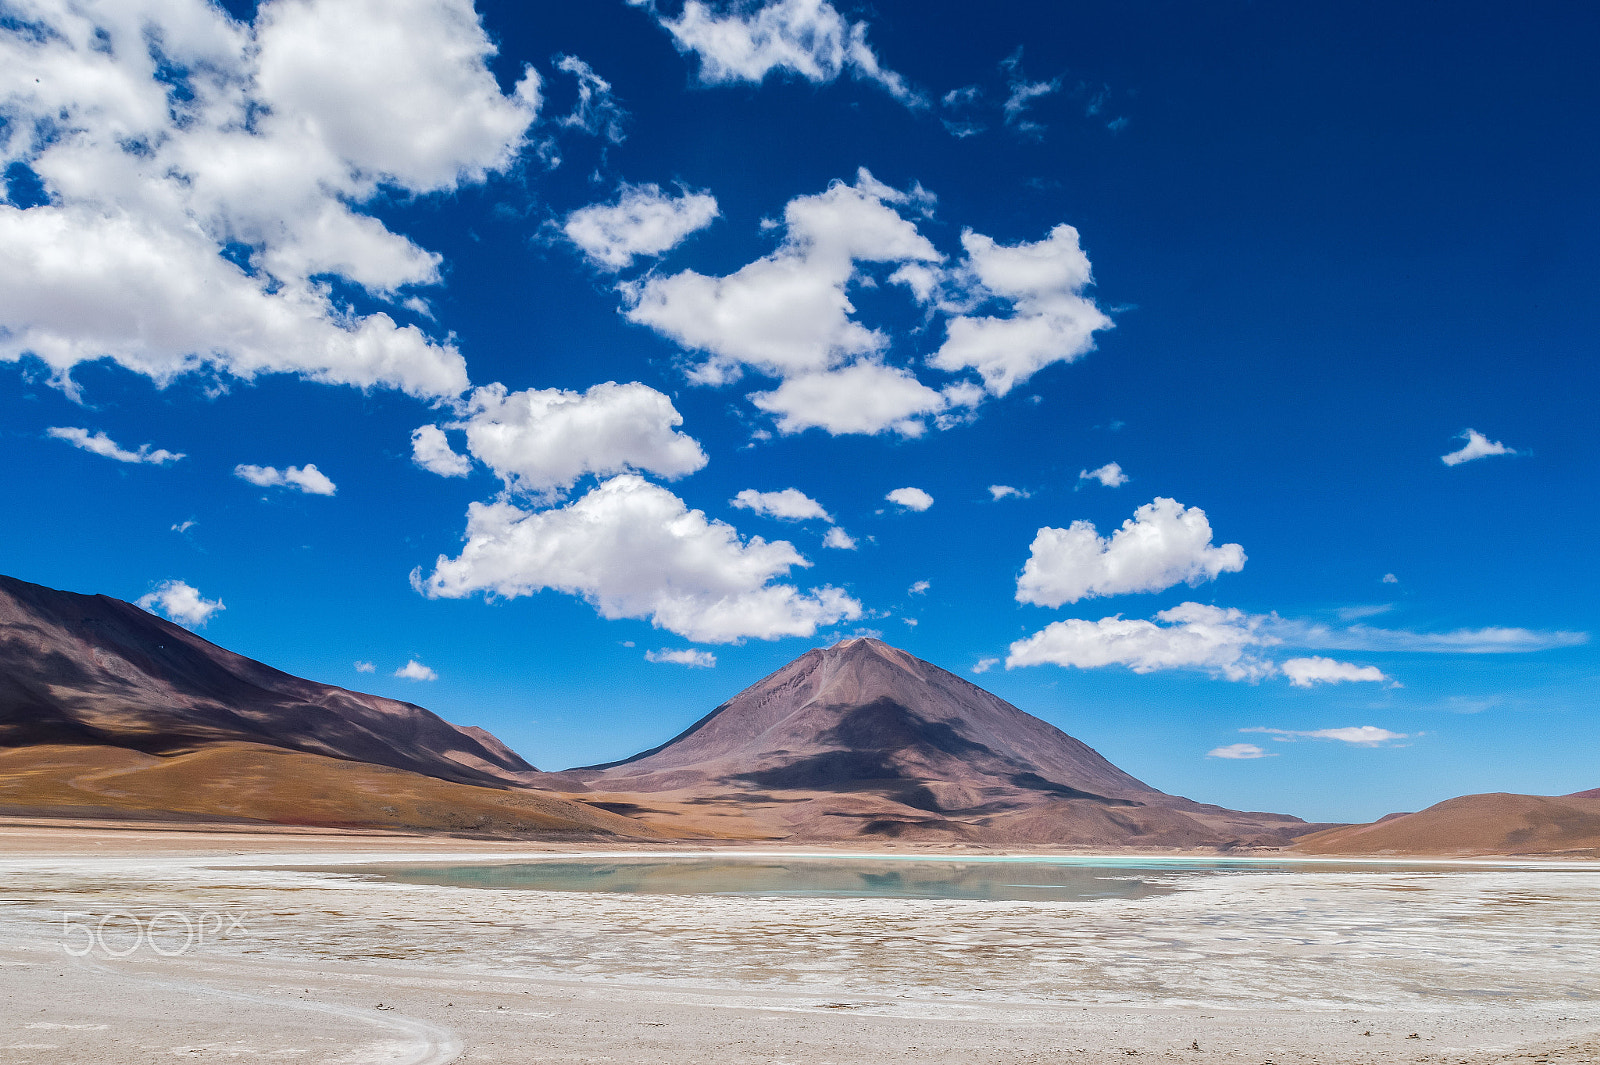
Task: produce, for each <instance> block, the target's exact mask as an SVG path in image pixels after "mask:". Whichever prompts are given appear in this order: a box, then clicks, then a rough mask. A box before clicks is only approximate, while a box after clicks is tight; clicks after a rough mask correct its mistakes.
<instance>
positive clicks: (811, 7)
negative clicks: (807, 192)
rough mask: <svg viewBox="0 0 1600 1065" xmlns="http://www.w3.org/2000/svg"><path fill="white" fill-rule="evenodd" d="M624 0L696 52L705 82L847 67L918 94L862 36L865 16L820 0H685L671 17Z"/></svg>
mask: <svg viewBox="0 0 1600 1065" xmlns="http://www.w3.org/2000/svg"><path fill="white" fill-rule="evenodd" d="M628 2H629V3H630V4H632V5H633V6H635V7H644V8H646V9H647V10H648V11H649V12H650V14H651V15H653V16H654V17H655V19H656V21H657V22H658V23H660V24H661V26H662V28H664V29H665V30H666V31H667V32H668V33H670V34H671V35H672V42H673V44H674V45H676V46H677V49H678V51H679V52H682V53H684V54H689V53H693V54H694V55H696V56H697V57H699V60H700V80H701V81H702V82H703V83H705V84H707V85H726V84H732V83H737V82H751V83H757V84H759V83H760V82H761V81H763V80H765V79H766V77H767V75H769V74H771V73H773V72H774V71H777V72H779V73H781V74H789V75H794V76H798V77H801V78H804V79H805V80H807V81H809V82H812V83H814V84H823V83H826V82H832V81H834V80H836V79H837V78H838V77H839V75H841V74H843V73H845V72H847V71H848V72H849V73H850V75H851V76H852V77H854V78H856V79H857V80H859V81H868V82H872V83H874V84H876V85H878V86H879V87H881V88H882V89H883V90H884V91H885V92H887V93H888V94H889V95H890V96H893V97H894V98H895V99H896V100H899V101H900V102H901V103H904V104H906V105H907V106H920V105H921V104H922V103H923V102H924V101H923V99H922V97H921V95H920V94H918V93H917V92H915V91H914V90H912V89H911V88H910V86H908V85H907V84H906V81H905V79H904V78H902V77H901V76H900V75H899V74H896V73H895V72H894V71H892V70H889V69H888V68H886V67H885V66H884V65H883V63H882V61H881V60H879V58H878V55H877V53H876V52H874V51H873V50H872V48H871V46H869V45H868V44H867V24H866V23H865V22H849V21H847V20H846V19H845V18H844V16H842V15H841V14H839V12H838V10H837V9H836V8H835V7H834V6H833V5H832V4H831V3H828V0H768V2H767V3H764V4H759V5H757V4H753V3H748V2H745V3H740V2H733V3H728V4H724V5H723V6H722V7H721V8H720V10H719V9H717V8H714V7H712V6H711V5H710V4H707V3H703V2H701V0H686V2H685V3H684V5H683V11H682V12H681V13H680V14H679V15H678V17H677V18H668V17H666V16H665V15H663V14H661V12H660V11H659V10H657V9H656V5H655V0H628Z"/></svg>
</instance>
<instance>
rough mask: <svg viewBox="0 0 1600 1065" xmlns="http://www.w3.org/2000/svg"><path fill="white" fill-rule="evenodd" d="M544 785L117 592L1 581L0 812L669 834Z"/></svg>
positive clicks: (482, 739) (430, 720) (497, 748)
mask: <svg viewBox="0 0 1600 1065" xmlns="http://www.w3.org/2000/svg"><path fill="white" fill-rule="evenodd" d="M548 783H549V778H548V776H547V774H543V773H540V772H539V771H538V770H536V769H534V768H533V766H531V765H529V764H528V763H527V762H525V761H523V760H522V759H521V758H520V757H518V756H517V755H516V754H515V753H514V752H513V751H512V750H511V749H510V748H508V747H507V746H506V745H505V744H503V743H501V742H500V741H499V740H498V739H496V738H495V737H494V736H492V735H491V734H489V733H488V732H485V731H484V730H482V729H479V728H463V727H460V726H457V725H452V724H450V723H449V722H448V721H445V720H444V719H442V718H440V717H439V716H437V715H436V714H432V713H430V712H428V711H427V710H424V709H423V708H422V707H420V706H414V705H412V704H411V703H402V702H396V701H395V700H393V699H383V698H380V697H378V696H376V695H365V694H363V693H361V692H353V691H347V690H345V689H343V688H337V687H334V686H332V685H328V684H318V683H316V682H314V681H309V680H303V679H301V678H299V677H294V676H290V675H289V674H287V673H284V672H281V671H280V670H276V669H273V668H271V667H270V666H265V665H262V664H261V663H260V662H255V661H252V660H251V659H248V658H245V657H243V656H242V655H237V654H234V653H233V652H232V651H227V650H224V649H223V648H221V647H218V646H216V645H215V644H213V643H209V642H208V641H206V640H203V639H201V638H200V637H199V636H196V635H195V634H194V633H192V632H190V631H189V630H187V629H184V628H180V627H179V626H177V625H173V624H170V623H168V622H166V621H163V620H161V619H160V618H158V617H155V616H154V615H151V614H149V613H146V612H145V611H143V610H141V609H139V608H138V607H136V606H133V605H132V604H130V603H125V602H122V601H121V600H118V599H112V598H109V597H108V596H103V595H78V594H75V593H73V592H61V591H56V590H54V589H51V588H45V587H42V586H40V585H37V584H28V583H27V582H25V581H19V580H15V579H13V578H10V577H0V814H3V815H11V816H51V817H58V818H59V817H70V818H93V819H105V818H121V819H130V818H131V819H138V820H157V821H167V822H173V821H210V822H214V821H219V820H220V821H228V822H234V823H243V824H249V823H255V824H273V825H316V826H323V827H338V828H362V829H372V828H381V829H392V830H400V831H429V832H434V831H445V832H464V833H473V834H483V833H488V834H496V835H514V836H556V837H566V838H573V837H579V838H590V839H593V838H597V837H611V838H617V837H625V838H640V837H644V838H660V837H662V836H671V835H674V834H675V832H674V830H672V829H670V828H656V827H652V826H648V825H644V824H641V823H640V822H637V821H635V820H632V819H630V818H628V817H625V816H622V815H620V814H617V813H615V812H612V811H608V810H605V809H602V808H599V807H595V806H590V805H588V804H586V803H584V802H583V801H581V799H580V798H578V797H575V796H568V795H562V794H557V793H555V792H553V791H550V790H545V788H544V787H542V786H546V785H548ZM567 790H572V789H571V786H570V785H568V787H567Z"/></svg>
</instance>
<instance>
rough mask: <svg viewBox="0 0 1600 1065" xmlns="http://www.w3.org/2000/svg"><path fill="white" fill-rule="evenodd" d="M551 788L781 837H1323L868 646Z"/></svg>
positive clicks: (806, 660)
mask: <svg viewBox="0 0 1600 1065" xmlns="http://www.w3.org/2000/svg"><path fill="white" fill-rule="evenodd" d="M563 775H565V776H569V777H571V778H574V779H576V780H577V781H581V782H582V783H583V784H584V785H586V786H587V787H588V788H590V789H591V790H592V791H593V792H595V793H596V796H595V799H596V800H600V801H599V803H598V804H599V805H603V806H604V807H605V808H607V809H612V810H616V811H618V812H623V813H628V814H630V815H632V816H637V817H640V818H643V819H645V820H648V821H652V822H656V823H663V824H677V825H680V826H682V825H697V826H700V827H701V828H703V829H705V830H713V831H718V832H722V833H727V834H748V835H756V836H759V835H768V836H777V837H783V838H794V839H818V840H822V839H850V838H859V837H863V836H865V837H879V838H883V837H888V838H904V839H917V840H943V841H956V840H965V841H970V842H977V843H1001V844H1018V843H1023V844H1026V843H1037V844H1051V845H1085V846H1128V845H1135V846H1139V845H1147V846H1152V847H1174V846H1179V847H1187V846H1194V847H1216V846H1222V847H1251V846H1262V847H1276V846H1282V845H1283V844H1284V843H1285V842H1287V841H1289V840H1291V839H1293V838H1294V837H1296V836H1299V835H1302V834H1304V833H1306V832H1310V831H1314V830H1315V829H1317V828H1321V827H1324V826H1319V825H1309V824H1307V823H1305V822H1304V821H1302V820H1300V819H1299V818H1295V817H1290V816H1286V815H1280V814H1264V813H1245V812H1240V811H1235V810H1225V809H1223V808H1221V807H1217V806H1207V805H1204V804H1201V803H1197V802H1193V801H1191V800H1189V799H1185V798H1182V797H1180V796H1175V795H1168V794H1166V793H1164V792H1162V791H1159V790H1158V789H1156V788H1153V787H1151V786H1150V785H1148V784H1146V783H1144V782H1143V781H1140V780H1138V779H1136V778H1134V777H1132V776H1130V775H1129V774H1127V773H1125V772H1123V771H1122V770H1120V769H1118V768H1117V767H1116V766H1114V765H1112V764H1111V763H1110V762H1109V761H1107V760H1106V759H1105V758H1104V757H1102V756H1101V755H1100V754H1099V753H1097V752H1096V751H1095V750H1093V749H1092V748H1091V747H1089V746H1088V745H1086V744H1084V743H1082V742H1081V741H1079V740H1076V739H1073V738H1072V737H1071V736H1069V735H1067V734H1066V733H1064V732H1062V731H1061V730H1060V729H1057V728H1056V727H1054V726H1053V725H1050V724H1048V723H1047V722H1044V721H1041V720H1039V719H1038V718H1036V717H1033V716H1032V715H1030V714H1027V713H1024V712H1023V711H1021V710H1019V709H1017V708H1016V707H1015V706H1012V705H1011V704H1010V703H1008V702H1006V701H1005V700H1003V699H1001V698H999V697H998V696H996V695H993V694H991V693H989V692H987V691H984V690H983V689H982V688H980V687H978V686H977V685H975V684H972V683H970V682H969V681H966V680H963V679H962V678H960V677H958V676H956V675H955V674H953V673H950V672H947V671H946V670H943V669H940V668H939V667H938V666H935V665H932V664H930V663H928V662H924V661H923V660H921V659H919V658H916V657H914V656H913V655H910V654H908V653H907V652H905V651H902V650H899V649H897V648H894V647H891V646H889V645H888V644H886V643H884V642H883V641H881V640H876V639H870V638H862V639H852V640H845V641H843V642H841V643H837V644H835V645H833V646H832V647H828V648H820V649H817V650H812V651H808V652H806V653H805V654H804V655H801V656H800V657H799V658H797V659H795V660H794V661H793V662H791V663H789V664H788V665H787V666H784V667H783V668H782V669H780V670H778V671H777V672H776V673H773V674H772V675H771V676H768V677H766V678H765V679H763V680H761V681H759V682H757V683H756V684H754V685H751V686H750V687H749V688H746V689H745V690H744V691H742V692H740V693H739V694H738V695H736V696H734V697H733V698H732V699H730V700H729V701H728V702H726V703H724V704H722V705H721V706H719V707H717V708H716V709H715V710H713V711H712V712H711V713H710V714H708V715H706V716H705V717H704V718H702V719H701V720H700V721H698V722H696V723H695V724H694V725H693V726H691V727H690V728H689V729H688V730H686V731H685V732H684V733H682V734H681V735H679V736H678V737H676V738H675V739H673V740H671V741H669V742H667V743H665V744H663V745H661V746H660V747H656V748H653V749H651V750H648V751H645V752H643V753H641V754H638V755H635V756H633V757H632V758H627V759H624V760H622V761H619V762H611V763H606V764H603V765H595V766H585V767H583V768H581V769H576V770H570V771H569V772H568V773H567V774H563ZM586 798H588V796H586Z"/></svg>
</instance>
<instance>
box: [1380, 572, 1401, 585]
mask: <svg viewBox="0 0 1600 1065" xmlns="http://www.w3.org/2000/svg"><path fill="white" fill-rule="evenodd" d="M1382 583H1383V584H1399V583H1400V578H1399V577H1396V576H1395V575H1394V574H1392V573H1385V574H1384V575H1383V580H1382Z"/></svg>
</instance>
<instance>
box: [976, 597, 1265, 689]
mask: <svg viewBox="0 0 1600 1065" xmlns="http://www.w3.org/2000/svg"><path fill="white" fill-rule="evenodd" d="M1270 621H1271V618H1269V617H1265V616H1262V615H1250V614H1246V613H1245V612H1244V611H1242V610H1236V609H1222V608H1220V607H1214V606H1206V605H1204V604H1202V603H1180V604H1179V605H1177V606H1175V607H1173V608H1172V609H1170V610H1163V611H1161V613H1159V614H1157V615H1156V618H1155V620H1154V621H1143V620H1137V619H1128V618H1124V617H1122V616H1121V615H1120V614H1119V615H1116V616H1114V617H1108V618H1101V619H1100V620H1099V621H1085V620H1083V619H1081V618H1069V619H1067V620H1064V621H1056V622H1052V623H1051V624H1050V625H1047V626H1046V627H1045V628H1044V629H1042V630H1040V631H1039V632H1036V633H1034V634H1033V635H1032V636H1029V637H1027V638H1026V639H1023V640H1018V641H1017V642H1016V643H1013V644H1012V645H1011V649H1010V653H1009V654H1008V655H1007V656H1006V668H1007V669H1014V668H1016V667H1018V666H1037V665H1043V664H1046V663H1050V664H1054V665H1058V666H1071V667H1075V668H1077V669H1097V668H1099V667H1102V666H1111V665H1121V666H1127V667H1128V668H1129V669H1131V670H1133V671H1134V672H1135V673H1152V672H1155V671H1157V670H1166V669H1197V670H1203V671H1205V672H1207V673H1211V674H1213V675H1215V676H1221V677H1225V678H1227V679H1228V680H1260V679H1262V678H1263V677H1269V676H1271V675H1272V674H1273V673H1274V672H1276V669H1277V667H1276V666H1274V665H1273V664H1272V662H1270V661H1269V660H1267V659H1266V658H1263V657H1262V656H1261V655H1260V654H1259V653H1258V649H1259V648H1261V647H1266V646H1272V645H1275V644H1278V643H1280V642H1282V641H1281V640H1279V639H1278V638H1277V637H1275V636H1273V635H1272V634H1271V633H1270V632H1269V631H1268V628H1269V622H1270Z"/></svg>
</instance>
